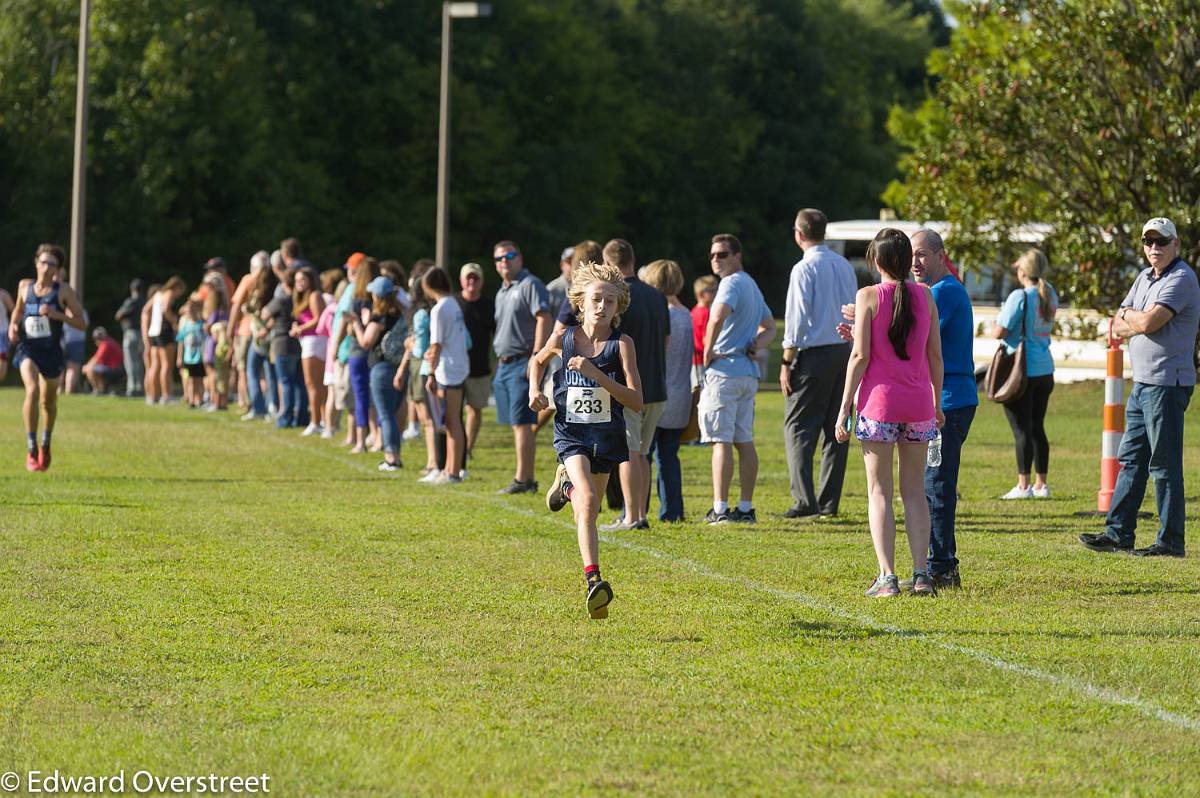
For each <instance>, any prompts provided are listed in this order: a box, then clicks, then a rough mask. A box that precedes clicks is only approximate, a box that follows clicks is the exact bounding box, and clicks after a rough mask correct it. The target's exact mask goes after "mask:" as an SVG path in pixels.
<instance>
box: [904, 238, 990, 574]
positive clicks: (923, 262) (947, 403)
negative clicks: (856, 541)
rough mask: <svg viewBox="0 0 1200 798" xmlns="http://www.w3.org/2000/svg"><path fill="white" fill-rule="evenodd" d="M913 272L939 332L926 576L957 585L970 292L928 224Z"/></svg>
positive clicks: (969, 399) (971, 395) (971, 331)
mask: <svg viewBox="0 0 1200 798" xmlns="http://www.w3.org/2000/svg"><path fill="white" fill-rule="evenodd" d="M909 238H910V240H911V241H912V251H913V263H912V266H913V274H914V275H915V276H916V278H917V279H918V280H920V281H921V282H922V283H924V284H925V285H927V286H929V288H930V290H931V291H932V292H933V301H934V304H936V305H937V309H938V331H939V332H940V334H941V338H942V363H943V369H944V377H943V379H942V412H943V413H944V414H945V416H946V423H945V424H944V425H943V426H942V461H941V463H940V464H938V465H936V466H926V467H925V498H926V499H927V500H928V502H929V521H930V535H929V578H930V579H931V580H932V581H933V586H934V587H935V588H944V587H960V586H961V584H962V581H961V577H960V576H959V573H958V546H957V544H956V543H955V540H954V517H955V513H957V512H958V467H959V463H960V462H961V460H962V447H963V443H965V442H966V440H967V434H968V433H969V432H970V431H971V422H972V421H974V420H975V409H976V408H977V407H978V406H979V390H978V388H977V387H976V383H975V359H974V357H973V352H972V350H973V343H974V336H975V318H974V314H973V313H972V312H971V298H970V297H969V296H968V295H967V289H966V288H964V287H963V284H962V283H961V282H959V280H958V278H957V277H955V276H954V275H953V274H951V273H950V259H949V258H948V257H947V256H946V247H945V246H944V245H943V244H942V237H941V236H939V235H938V234H937V233H935V232H934V231H932V230H918V231H917V232H915V233H913V234H912V235H911V236H910V237H909Z"/></svg>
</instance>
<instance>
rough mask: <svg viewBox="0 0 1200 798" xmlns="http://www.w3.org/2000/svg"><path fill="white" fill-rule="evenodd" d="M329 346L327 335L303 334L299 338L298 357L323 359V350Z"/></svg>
mask: <svg viewBox="0 0 1200 798" xmlns="http://www.w3.org/2000/svg"><path fill="white" fill-rule="evenodd" d="M328 348H329V336H328V335H305V336H303V337H302V338H301V339H300V357H302V358H305V357H315V358H317V359H318V360H324V359H325V350H326V349H328Z"/></svg>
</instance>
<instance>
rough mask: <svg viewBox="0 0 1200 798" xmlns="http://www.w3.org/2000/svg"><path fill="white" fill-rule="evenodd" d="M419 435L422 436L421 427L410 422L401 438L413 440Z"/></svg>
mask: <svg viewBox="0 0 1200 798" xmlns="http://www.w3.org/2000/svg"><path fill="white" fill-rule="evenodd" d="M419 437H421V428H420V427H419V426H417V425H416V424H410V425H408V426H407V427H405V428H404V432H403V433H401V435H400V439H401V440H406V441H411V440H413V439H415V438H419Z"/></svg>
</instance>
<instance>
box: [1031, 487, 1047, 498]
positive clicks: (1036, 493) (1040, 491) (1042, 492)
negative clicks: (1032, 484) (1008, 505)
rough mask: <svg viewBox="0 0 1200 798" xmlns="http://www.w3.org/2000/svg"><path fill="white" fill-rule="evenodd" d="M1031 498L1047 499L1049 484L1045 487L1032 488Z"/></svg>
mask: <svg viewBox="0 0 1200 798" xmlns="http://www.w3.org/2000/svg"><path fill="white" fill-rule="evenodd" d="M1033 498H1035V499H1049V498H1050V486H1049V485H1046V486H1045V487H1041V488H1034V489H1033Z"/></svg>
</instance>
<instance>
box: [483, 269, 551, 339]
mask: <svg viewBox="0 0 1200 798" xmlns="http://www.w3.org/2000/svg"><path fill="white" fill-rule="evenodd" d="M549 312H550V295H549V294H548V293H547V292H546V284H545V283H543V282H542V281H541V280H539V279H538V278H536V277H534V276H533V275H532V274H530V273H529V270H528V269H522V270H521V272H520V274H518V275H517V277H516V279H515V280H513V281H512V282H511V283H509V284H507V285H505V284H504V283H503V282H501V283H500V290H499V291H497V292H496V335H495V337H493V338H492V348H493V349H495V350H496V357H513V356H518V355H529V354H532V353H533V344H534V340H533V337H534V332H535V331H536V329H537V319H536V318H535V317H536V316H537V314H539V313H549Z"/></svg>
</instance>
